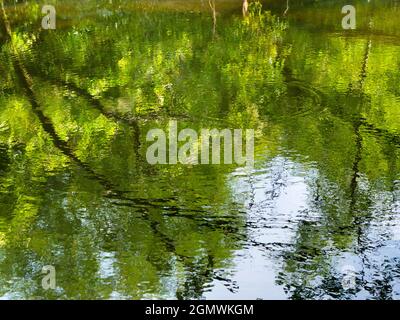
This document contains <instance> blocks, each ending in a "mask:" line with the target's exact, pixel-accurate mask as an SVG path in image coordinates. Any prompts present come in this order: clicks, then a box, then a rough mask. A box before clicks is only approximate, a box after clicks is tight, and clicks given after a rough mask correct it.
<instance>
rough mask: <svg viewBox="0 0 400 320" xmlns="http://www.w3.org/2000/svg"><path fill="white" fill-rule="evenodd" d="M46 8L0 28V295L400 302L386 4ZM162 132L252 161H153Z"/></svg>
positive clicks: (11, 8)
mask: <svg viewBox="0 0 400 320" xmlns="http://www.w3.org/2000/svg"><path fill="white" fill-rule="evenodd" d="M42 4H43V3H41V2H40V1H38V2H27V3H25V2H18V3H16V2H14V1H5V12H6V15H7V16H8V21H4V19H2V20H1V21H2V26H1V28H0V44H1V49H0V74H1V82H0V297H2V298H3V299H119V298H122V299H151V298H178V299H212V298H216V299H256V298H260V299H396V298H399V297H400V272H399V270H400V269H399V264H400V230H399V227H400V198H399V195H400V193H399V192H400V191H399V190H400V171H399V167H400V149H399V144H400V122H399V116H400V89H399V81H400V68H399V66H400V46H399V45H400V34H399V31H398V23H397V21H398V15H399V13H400V7H399V4H398V3H397V2H395V1H370V2H368V3H366V2H365V1H359V2H357V1H356V2H355V5H356V7H357V17H358V19H357V29H356V30H342V28H341V19H342V14H341V6H342V4H341V2H340V1H322V2H321V1H311V0H310V1H306V0H304V1H298V2H296V4H293V6H292V5H291V6H290V9H289V11H288V13H287V14H286V15H283V12H284V11H285V5H283V4H282V3H281V2H280V1H272V2H271V1H268V2H267V3H264V5H263V9H262V10H261V9H260V7H259V6H255V5H253V7H252V8H251V14H250V16H249V17H248V18H246V19H244V18H243V17H242V15H241V5H240V1H229V0H224V1H217V2H216V9H217V12H218V14H217V20H216V23H215V22H214V21H213V18H212V13H211V10H210V8H209V6H208V2H207V1H84V2H82V1H75V0H65V1H59V2H58V3H57V5H56V8H57V29H56V30H42V29H41V17H42V15H41V13H40V8H41V6H42ZM344 4H346V3H343V5H344ZM7 24H8V26H9V30H10V32H11V34H8V32H7V31H6V26H7ZM170 120H177V121H178V124H179V128H181V129H183V128H193V129H194V130H200V129H201V128H218V129H223V128H231V129H235V128H242V129H248V128H251V129H254V130H255V134H256V142H255V158H256V163H255V166H254V168H253V169H251V170H249V169H248V168H243V167H240V166H236V165H198V166H186V165H155V166H152V165H150V164H148V162H147V161H146V148H147V146H148V145H149V144H148V142H146V134H147V132H148V130H150V129H152V128H162V129H164V130H167V128H168V124H169V121H170ZM46 265H52V266H54V267H55V268H56V280H57V286H56V289H55V290H44V289H43V288H42V286H41V281H42V278H43V275H42V273H41V270H42V267H43V266H46ZM349 268H350V269H351V270H352V272H353V277H354V285H353V286H352V287H351V288H345V287H343V280H344V278H345V277H346V276H348V273H346V272H347V271H346V270H348V269H349Z"/></svg>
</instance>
